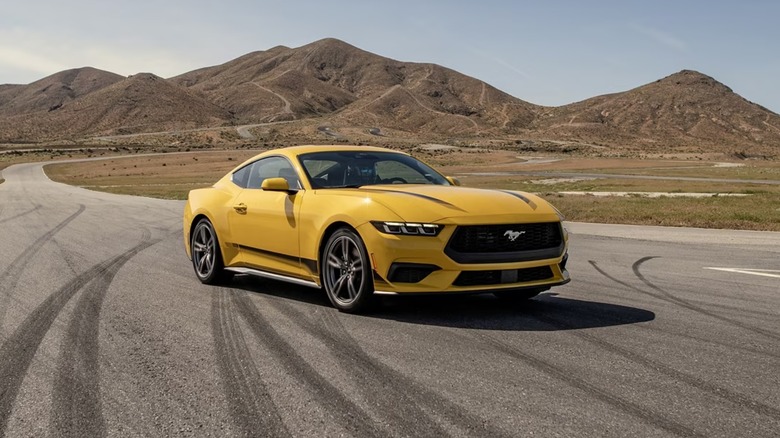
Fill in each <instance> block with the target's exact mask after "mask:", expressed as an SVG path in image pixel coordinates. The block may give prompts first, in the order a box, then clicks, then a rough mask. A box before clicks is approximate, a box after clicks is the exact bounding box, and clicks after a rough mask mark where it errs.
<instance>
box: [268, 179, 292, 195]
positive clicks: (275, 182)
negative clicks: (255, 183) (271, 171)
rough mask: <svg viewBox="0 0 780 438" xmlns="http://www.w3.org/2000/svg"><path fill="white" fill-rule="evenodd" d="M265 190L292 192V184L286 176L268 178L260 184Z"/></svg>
mask: <svg viewBox="0 0 780 438" xmlns="http://www.w3.org/2000/svg"><path fill="white" fill-rule="evenodd" d="M260 188H261V189H263V190H268V191H272V192H287V193H290V192H291V190H290V184H288V183H287V180H286V179H284V178H266V179H264V180H263V184H262V185H260Z"/></svg>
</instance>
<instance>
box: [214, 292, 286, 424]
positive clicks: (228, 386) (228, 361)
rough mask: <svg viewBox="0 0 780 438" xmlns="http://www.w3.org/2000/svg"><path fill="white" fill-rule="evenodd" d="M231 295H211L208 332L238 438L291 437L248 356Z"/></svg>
mask: <svg viewBox="0 0 780 438" xmlns="http://www.w3.org/2000/svg"><path fill="white" fill-rule="evenodd" d="M233 293H234V292H232V291H230V290H228V289H221V290H218V291H216V292H215V293H214V294H213V295H212V300H211V330H212V334H213V337H214V344H215V345H214V347H215V353H216V357H217V366H218V367H219V374H220V377H221V380H222V387H223V389H224V393H225V396H226V398H227V400H228V403H229V407H230V416H231V417H232V419H233V423H234V424H235V425H236V426H237V427H238V428H239V429H240V431H239V435H241V436H259V435H262V436H267V437H278V436H290V432H289V430H288V429H287V426H285V424H284V422H283V421H282V417H281V415H279V411H278V408H277V407H276V405H275V404H274V402H273V400H272V399H271V397H270V395H269V393H268V389H267V387H266V385H265V382H263V379H262V377H261V376H260V373H259V372H258V371H257V368H256V367H255V363H254V361H253V359H252V356H251V354H250V353H249V348H248V347H247V344H246V341H245V340H244V335H243V333H242V332H241V327H240V326H239V321H238V320H237V318H236V310H235V308H234V307H235V306H234V303H233V301H232V300H231V299H230V298H229V297H228V295H229V294H233Z"/></svg>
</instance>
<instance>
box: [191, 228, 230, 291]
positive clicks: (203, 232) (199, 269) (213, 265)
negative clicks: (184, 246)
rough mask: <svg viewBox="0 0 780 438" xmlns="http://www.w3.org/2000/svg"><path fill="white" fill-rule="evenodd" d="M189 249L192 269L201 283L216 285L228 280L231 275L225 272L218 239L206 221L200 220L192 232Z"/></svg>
mask: <svg viewBox="0 0 780 438" xmlns="http://www.w3.org/2000/svg"><path fill="white" fill-rule="evenodd" d="M191 236H192V237H191V239H190V249H191V252H192V267H193V268H195V275H196V276H197V277H198V280H200V282H201V283H205V284H218V283H222V282H225V281H228V280H230V278H231V277H232V273H230V272H227V271H225V264H224V263H223V261H222V251H221V250H220V248H219V239H217V233H216V232H214V226H213V225H211V222H210V221H209V220H208V219H201V220H200V221H199V222H198V223H197V225H195V228H194V229H193V231H192V235H191Z"/></svg>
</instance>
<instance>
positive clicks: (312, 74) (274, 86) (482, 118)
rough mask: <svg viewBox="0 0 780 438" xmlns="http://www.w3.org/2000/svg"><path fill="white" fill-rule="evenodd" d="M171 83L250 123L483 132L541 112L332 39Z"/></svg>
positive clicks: (454, 75) (462, 79)
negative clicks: (334, 118)
mask: <svg viewBox="0 0 780 438" xmlns="http://www.w3.org/2000/svg"><path fill="white" fill-rule="evenodd" d="M171 80H172V81H173V82H174V83H177V84H179V85H182V86H185V87H188V88H190V89H192V90H196V91H198V92H200V93H202V94H203V95H204V96H205V97H207V98H208V99H209V100H211V101H212V102H215V103H217V104H218V105H220V106H223V107H224V108H227V109H229V110H231V111H233V112H234V113H235V115H236V117H237V118H238V119H239V120H242V121H247V122H249V121H251V122H257V121H278V120H293V119H301V118H313V117H321V116H324V115H330V114H334V113H339V118H340V120H342V121H345V122H348V123H349V122H351V123H357V124H367V125H371V126H373V125H380V126H385V127H390V128H395V129H399V130H403V131H418V130H426V129H433V130H434V132H459V133H477V132H479V131H482V130H485V129H491V128H497V127H506V128H524V127H527V126H528V125H529V124H530V123H531V121H532V120H533V119H534V114H535V113H536V112H537V111H538V109H539V107H537V106H536V105H533V104H530V103H528V102H524V101H522V100H520V99H517V98H515V97H512V96H510V95H508V94H506V93H503V92H501V91H499V90H497V89H496V88H494V87H491V86H490V85H488V84H486V83H484V82H482V81H480V80H478V79H474V78H471V77H469V76H466V75H463V74H461V73H458V72H456V71H454V70H450V69H447V68H444V67H441V66H438V65H435V64H419V63H410V62H400V61H395V60H393V59H389V58H385V57H382V56H378V55H375V54H373V53H370V52H366V51H364V50H361V49H358V48H357V47H354V46H351V45H349V44H347V43H345V42H343V41H339V40H336V39H330V38H329V39H324V40H320V41H317V42H314V43H311V44H308V45H305V46H303V47H299V48H295V49H290V48H287V47H283V46H279V47H275V48H273V49H270V50H267V51H264V52H254V53H250V54H248V55H245V56H242V57H240V58H237V59H235V60H233V61H230V62H227V63H225V64H222V65H219V66H215V67H209V68H205V69H200V70H196V71H193V72H190V73H185V74H183V75H181V76H177V77H175V78H172V79H171Z"/></svg>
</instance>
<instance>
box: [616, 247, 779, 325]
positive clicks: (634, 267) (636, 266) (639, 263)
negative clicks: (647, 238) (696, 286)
mask: <svg viewBox="0 0 780 438" xmlns="http://www.w3.org/2000/svg"><path fill="white" fill-rule="evenodd" d="M655 258H657V257H642V258H641V259H639V260H637V261H636V262H634V264H633V265H632V266H631V269H632V270H633V271H634V275H636V277H637V278H638V279H640V280H642V282H643V283H644V284H646V285H647V286H648V287H650V288H651V289H653V290H655V291H658V292H660V293H661V294H663V295H664V296H665V297H667V298H668V300H669V301H672V302H675V303H677V304H679V305H681V306H683V307H685V308H687V309H690V310H693V311H694V312H698V313H701V314H703V315H707V316H710V317H712V318H715V319H719V320H721V321H724V322H728V323H731V324H733V325H735V326H737V327H741V328H743V329H745V330H750V331H753V332H755V333H760V334H762V335H764V336H768V337H770V338H773V339H777V340H780V335H779V334H777V333H775V332H773V331H770V330H766V329H764V328H761V327H755V326H752V325H750V324H745V323H743V322H741V321H738V320H735V319H732V318H728V317H725V316H722V315H720V314H718V313H715V312H711V311H709V310H707V309H703V308H701V307H699V306H697V305H695V304H692V303H691V302H689V301H687V300H684V299H682V298H678V297H676V296H674V295H672V294H671V293H669V292H668V291H666V290H664V289H662V288H660V287H658V286H656V285H655V284H653V283H652V282H651V281H650V280H648V279H647V278H645V276H644V275H643V274H642V272H641V271H640V270H639V268H640V267H641V266H642V264H643V263H645V262H647V261H649V260H652V259H655Z"/></svg>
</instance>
